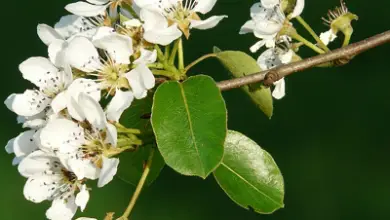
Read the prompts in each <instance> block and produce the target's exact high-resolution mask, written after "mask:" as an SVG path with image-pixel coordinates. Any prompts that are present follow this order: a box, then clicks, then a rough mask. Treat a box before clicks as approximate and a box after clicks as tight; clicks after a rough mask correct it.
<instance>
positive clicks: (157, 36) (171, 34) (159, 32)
mask: <svg viewBox="0 0 390 220" xmlns="http://www.w3.org/2000/svg"><path fill="white" fill-rule="evenodd" d="M181 35H182V32H181V31H180V30H179V29H178V28H177V25H176V24H174V25H171V26H169V27H168V28H162V29H152V30H149V31H146V32H145V33H144V39H145V40H146V41H149V42H150V43H154V44H160V45H162V46H166V45H168V44H170V43H172V42H173V41H174V40H176V39H178V38H179V37H181Z"/></svg>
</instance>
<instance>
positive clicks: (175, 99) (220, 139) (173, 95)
mask: <svg viewBox="0 0 390 220" xmlns="http://www.w3.org/2000/svg"><path fill="white" fill-rule="evenodd" d="M226 115H227V113H226V106H225V102H224V100H223V98H222V95H221V92H220V90H219V89H218V87H217V85H216V83H215V82H214V80H213V79H212V78H211V77H209V76H204V75H197V76H193V77H190V78H189V79H188V80H186V81H185V82H184V83H179V82H176V81H170V82H166V83H164V84H162V85H161V86H160V87H159V88H158V89H157V91H156V93H155V95H154V103H153V108H152V119H151V121H152V126H153V130H154V133H155V135H156V140H157V146H158V148H159V150H160V152H161V155H162V156H163V158H164V160H165V162H166V163H167V165H169V166H170V167H172V168H173V169H174V170H176V171H177V172H179V173H181V174H184V175H195V176H200V177H202V178H206V177H207V176H208V175H209V174H210V173H211V172H212V171H213V170H214V169H215V168H216V167H217V166H218V165H219V163H220V162H221V160H222V156H223V145H224V141H225V137H226V132H227V118H226V117H227V116H226Z"/></svg>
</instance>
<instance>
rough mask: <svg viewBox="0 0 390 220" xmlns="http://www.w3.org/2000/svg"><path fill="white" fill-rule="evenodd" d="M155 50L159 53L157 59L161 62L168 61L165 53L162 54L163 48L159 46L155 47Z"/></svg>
mask: <svg viewBox="0 0 390 220" xmlns="http://www.w3.org/2000/svg"><path fill="white" fill-rule="evenodd" d="M154 49H156V51H157V57H158V59H159V60H160V61H164V60H166V59H165V56H164V54H163V52H162V50H161V48H160V46H158V45H157V44H156V45H155V46H154Z"/></svg>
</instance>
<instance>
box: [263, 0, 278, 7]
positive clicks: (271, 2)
mask: <svg viewBox="0 0 390 220" xmlns="http://www.w3.org/2000/svg"><path fill="white" fill-rule="evenodd" d="M279 2H280V0H261V4H262V5H263V6H264V8H273V7H275V6H276V5H277V4H279Z"/></svg>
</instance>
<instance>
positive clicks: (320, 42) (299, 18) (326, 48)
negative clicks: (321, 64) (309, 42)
mask: <svg viewBox="0 0 390 220" xmlns="http://www.w3.org/2000/svg"><path fill="white" fill-rule="evenodd" d="M296 19H297V20H298V22H299V23H300V24H301V25H302V26H303V27H304V28H305V29H306V30H307V31H308V32H309V33H310V35H311V36H312V37H313V38H314V39H315V40H316V41H317V44H318V45H319V46H320V47H321V48H322V49H323V50H325V52H328V51H330V50H329V48H328V47H327V46H326V45H325V44H324V42H322V40H321V39H320V37H318V35H317V34H316V32H315V31H314V30H313V29H312V28H311V27H310V25H309V24H308V23H307V22H306V21H305V20H304V19H303V18H302V17H301V16H297V17H296Z"/></svg>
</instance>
